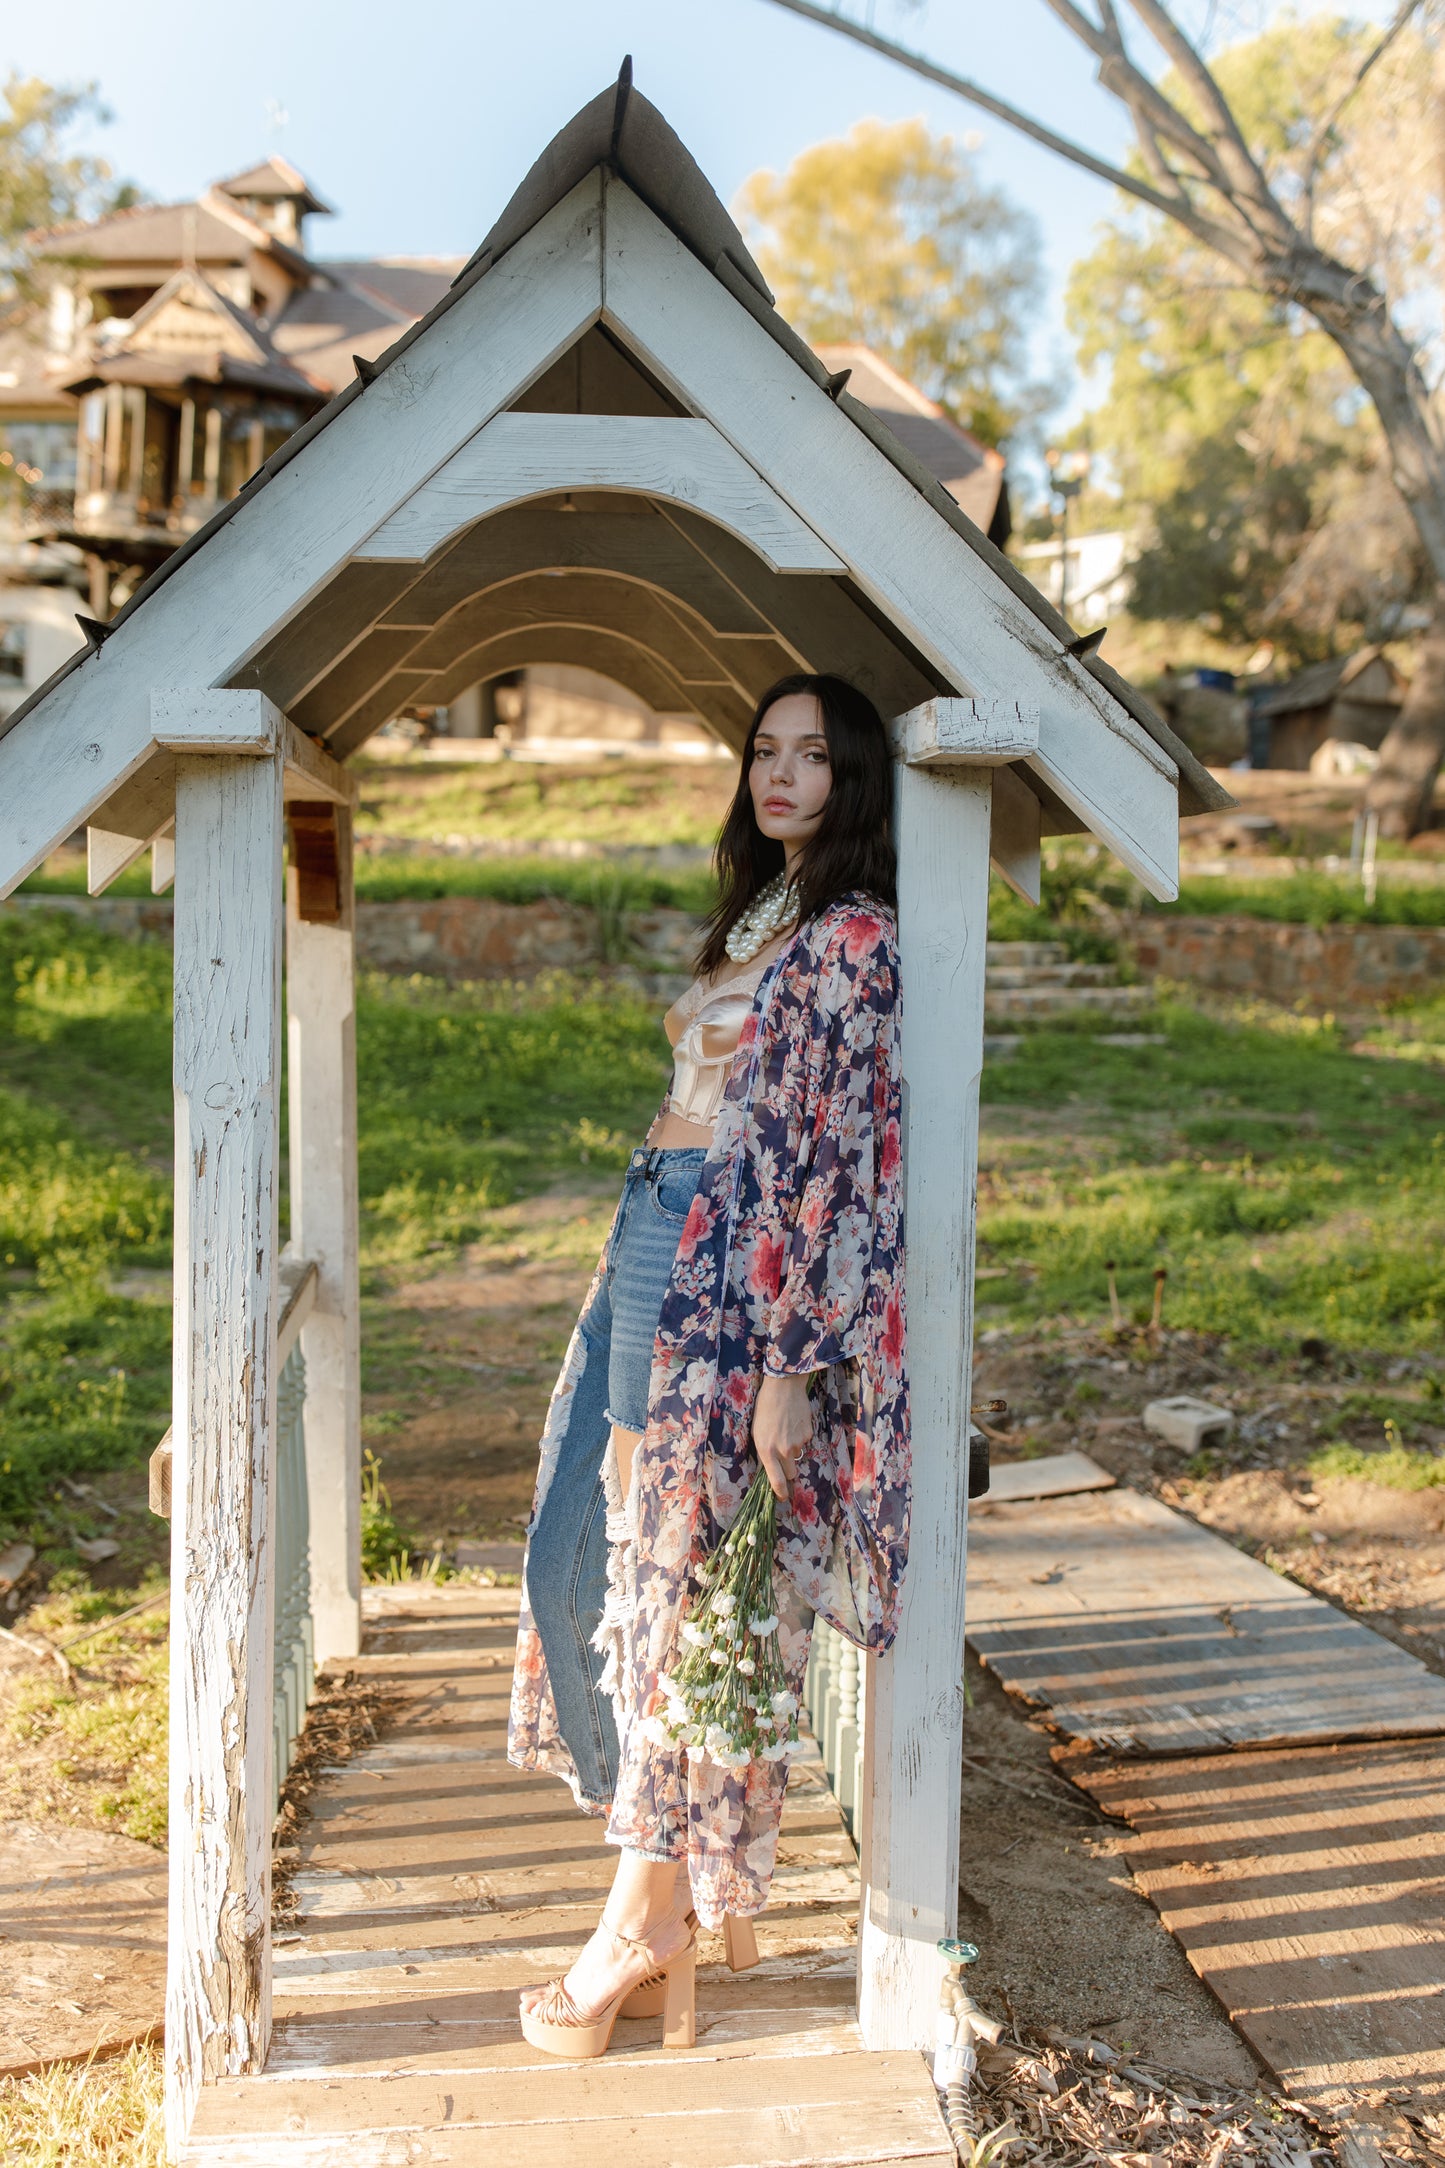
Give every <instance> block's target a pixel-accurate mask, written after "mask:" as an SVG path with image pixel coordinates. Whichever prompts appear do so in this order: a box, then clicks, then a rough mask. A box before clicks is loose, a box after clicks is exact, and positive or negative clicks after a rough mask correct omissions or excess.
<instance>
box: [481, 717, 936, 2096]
mask: <svg viewBox="0 0 1445 2168" xmlns="http://www.w3.org/2000/svg"><path fill="white" fill-rule="evenodd" d="M891 800H892V769H891V765H890V761H889V755H888V745H887V740H886V737H885V735H884V730H883V725H882V723H881V721H880V720H879V717H878V713H877V710H876V709H875V708H874V707H873V705H872V703H871V702H870V701H869V700H868V699H867V698H866V697H865V696H864V695H863V694H862V693H860V692H858V691H857V690H856V689H855V688H854V687H852V686H850V685H847V684H845V683H844V682H843V681H842V680H841V679H839V678H834V677H814V676H796V677H789V678H784V679H783V680H782V681H781V682H780V683H779V684H777V685H775V686H774V687H773V688H772V690H771V691H770V692H768V693H766V694H765V695H764V697H763V699H762V700H761V701H760V702H759V704H758V708H757V712H756V714H755V716H754V718H753V723H752V727H751V729H750V730H749V732H748V737H747V741H746V744H745V745H744V748H743V755H742V773H741V776H740V778H739V782H738V788H737V792H736V795H735V797H734V800H733V804H732V807H731V809H730V811H729V813H728V816H727V819H726V821H725V823H724V825H723V829H722V833H721V836H720V837H719V840H718V848H717V867H718V872H719V877H720V888H721V899H720V901H719V904H718V907H717V909H716V911H715V912H714V914H713V916H712V919H711V920H710V922H709V925H708V929H707V933H706V937H705V939H704V942H703V946H702V950H701V954H700V956H699V959H698V978H697V982H696V984H695V985H694V986H693V987H692V988H690V990H689V991H688V993H686V994H685V995H684V996H683V997H682V999H681V1000H680V1001H679V1002H678V1003H677V1004H676V1005H675V1006H674V1007H673V1008H672V1009H671V1010H670V1011H669V1013H668V1017H667V1019H666V1029H667V1033H668V1037H669V1039H670V1040H671V1041H672V1044H673V1057H674V1068H673V1082H672V1087H671V1090H670V1092H669V1094H668V1096H667V1098H666V1099H664V1101H663V1104H662V1108H661V1110H660V1112H659V1114H658V1116H657V1119H656V1121H655V1122H654V1123H653V1126H652V1129H651V1130H650V1131H649V1133H648V1137H647V1140H646V1144H645V1145H644V1147H643V1148H642V1149H641V1150H639V1151H637V1152H634V1154H633V1156H632V1163H631V1165H630V1167H629V1168H628V1172H627V1178H626V1182H625V1185H624V1188H623V1194H622V1201H621V1203H620V1204H619V1206H618V1210H617V1214H616V1217H615V1219H614V1221H613V1225H612V1231H611V1234H610V1236H609V1238H608V1244H607V1248H606V1251H605V1252H604V1255H603V1259H602V1263H601V1265H600V1266H599V1268H598V1272H597V1276H596V1278H595V1279H594V1281H593V1284H592V1289H591V1292H590V1293H589V1295H588V1297H587V1300H586V1303H585V1304H584V1306H583V1310H582V1314H581V1317H580V1319H579V1320H578V1325H577V1329H576V1331H575V1332H574V1334H573V1336H572V1343H571V1346H570V1347H569V1349H568V1352H567V1357H566V1361H565V1363H564V1365H563V1369H562V1374H561V1377H560V1378H559V1380H558V1383H557V1387H556V1390H555V1392H554V1394H553V1398H552V1405H551V1409H550V1411H549V1414H548V1419H547V1427H546V1431H545V1433H544V1436H543V1440H542V1458H541V1469H540V1473H539V1477H538V1484H537V1501H536V1506H535V1508H534V1512H533V1519H532V1528H531V1534H530V1540H529V1547H528V1553H527V1563H526V1573H525V1587H524V1592H523V1603H522V1621H521V1629H520V1633H519V1638H518V1647H517V1664H516V1672H515V1676H514V1681H513V1692H512V1723H511V1735H510V1746H509V1753H510V1758H511V1760H512V1761H513V1762H515V1763H516V1764H517V1765H518V1766H520V1767H522V1768H528V1769H536V1768H542V1769H548V1770H551V1771H553V1772H554V1773H556V1774H558V1775H560V1776H563V1777H565V1778H566V1779H567V1781H568V1782H569V1783H570V1784H571V1785H572V1787H573V1791H574V1793H575V1795H576V1797H577V1800H578V1803H579V1804H580V1805H582V1806H583V1807H585V1808H587V1809H589V1810H590V1811H592V1812H595V1813H606V1814H607V1815H608V1817H609V1820H608V1831H607V1834H608V1837H609V1840H610V1841H611V1842H613V1843H614V1844H616V1845H618V1846H620V1847H621V1855H622V1856H621V1858H620V1860H619V1861H618V1865H617V1871H616V1875H615V1878H614V1881H613V1885H612V1889H611V1892H610V1894H609V1896H608V1900H607V1903H606V1905H605V1907H604V1909H603V1915H602V1920H601V1923H600V1924H599V1926H598V1928H597V1931H596V1933H595V1934H594V1935H593V1937H592V1939H591V1941H590V1942H589V1943H588V1945H587V1947H586V1948H585V1949H584V1950H583V1952H582V1954H581V1955H580V1957H579V1958H578V1959H577V1961H576V1963H575V1964H574V1965H573V1966H572V1968H571V1970H570V1971H569V1972H568V1973H567V1975H566V1978H565V1979H564V1980H560V1981H554V1982H552V1983H550V1984H549V1985H548V1986H547V1987H545V1988H539V1989H535V1990H532V1991H531V1992H530V1993H529V1994H528V1995H526V1996H524V1997H523V2000H522V2026H523V2031H524V2032H525V2034H526V2036H527V2038H528V2040H530V2041H531V2042H532V2043H533V2045H534V2046H537V2047H540V2048H544V2049H546V2050H548V2051H549V2052H551V2053H554V2054H559V2055H570V2056H577V2055H593V2054H601V2053H602V2052H603V2051H604V2050H605V2048H606V2046H607V2043H608V2040H609V2038H610V2036H611V2030H612V2025H613V2022H614V2020H615V2018H616V2016H617V2014H618V2012H619V2010H620V2009H621V2008H622V2006H623V2004H624V2003H625V2002H627V2001H628V1999H629V1997H632V1998H633V1999H632V2007H633V2008H634V2009H638V2008H639V2007H655V2005H656V2001H657V1998H658V1994H659V1991H660V1992H661V1994H662V1996H663V1998H664V2001H665V2015H664V2039H665V2041H666V2042H667V2043H668V2044H678V2045H686V2044H689V2043H690V2042H691V2039H692V2037H693V2034H692V1960H693V1937H692V1924H693V1922H694V1913H693V1909H692V1908H695V1913H696V1916H697V1917H700V1918H701V1920H702V1921H703V1923H704V1924H705V1925H707V1926H709V1927H716V1926H717V1925H718V1924H719V1923H720V1922H721V1921H722V1920H723V1919H724V1918H725V1917H728V1916H732V1917H734V1918H738V1919H744V1920H745V1919H750V1918H751V1917H753V1916H754V1915H756V1914H757V1913H759V1912H761V1911H762V1910H763V1908H764V1906H765V1905H766V1903H767V1894H768V1884H769V1881H770V1879H771V1875H772V1868H773V1858H774V1853H775V1851H776V1846H777V1835H778V1822H779V1819H780V1816H781V1813H782V1801H783V1793H784V1791H785V1789H786V1785H787V1763H786V1760H772V1761H760V1760H754V1761H753V1762H751V1763H750V1764H749V1765H748V1766H747V1767H746V1768H744V1769H733V1768H722V1767H719V1766H718V1765H717V1764H715V1763H714V1762H713V1761H711V1760H710V1759H709V1758H708V1757H707V1756H706V1755H704V1754H701V1753H699V1752H696V1751H683V1750H680V1749H679V1748H678V1747H677V1746H676V1745H674V1744H673V1743H671V1742H670V1741H669V1740H668V1739H667V1737H666V1735H665V1732H664V1731H663V1728H662V1726H661V1725H660V1724H659V1723H657V1722H656V1720H655V1713H656V1711H657V1709H658V1707H659V1705H660V1703H661V1699H662V1697H661V1694H660V1691H659V1680H660V1679H661V1677H662V1676H663V1675H664V1674H665V1673H666V1671H667V1669H668V1667H669V1665H670V1663H671V1662H672V1660H673V1659H674V1657H675V1655H676V1652H677V1645H678V1635H679V1628H680V1626H681V1624H682V1622H683V1619H684V1617H685V1614H686V1607H687V1599H688V1594H689V1585H690V1582H689V1576H690V1570H691V1569H692V1568H694V1567H696V1566H697V1564H698V1563H699V1562H700V1561H701V1560H702V1559H704V1558H705V1557H706V1556H707V1555H708V1553H709V1552H710V1551H712V1550H713V1549H714V1548H715V1546H716V1544H717V1542H718V1541H719V1539H720V1537H721V1535H722V1534H723V1532H724V1531H725V1530H726V1529H727V1528H728V1527H729V1526H730V1524H731V1522H732V1521H733V1519H734V1518H735V1516H736V1514H737V1511H738V1508H739V1506H740V1505H741V1503H742V1500H743V1497H744V1495H745V1493H746V1491H747V1488H748V1485H749V1483H750V1482H751V1480H752V1478H753V1476H754V1475H755V1474H756V1471H757V1469H758V1467H759V1465H761V1467H762V1468H763V1469H764V1470H766V1473H767V1477H768V1481H769V1483H770V1484H771V1486H772V1489H773V1491H774V1493H775V1494H776V1497H777V1499H778V1501H779V1508H778V1529H779V1535H778V1544H777V1551H776V1567H777V1591H778V1594H777V1603H776V1610H777V1613H778V1618H779V1625H778V1633H779V1640H780V1648H781V1653H782V1656H783V1660H784V1664H785V1667H786V1671H787V1676H788V1682H789V1687H790V1689H791V1691H792V1692H793V1693H794V1694H795V1695H796V1694H800V1693H801V1689H802V1680H803V1673H804V1670H805V1668H806V1664H807V1656H808V1642H809V1637H810V1634H811V1631H812V1623H813V1618H814V1615H815V1614H817V1615H820V1616H822V1617H823V1618H825V1619H826V1620H828V1621H829V1623H830V1624H832V1625H833V1626H835V1627H836V1628H837V1629H838V1630H839V1631H840V1632H842V1633H844V1634H846V1635H848V1636H849V1637H850V1638H851V1639H852V1640H854V1641H856V1642H857V1643H859V1644H860V1645H861V1646H863V1647H865V1648H870V1649H883V1648H886V1647H887V1646H888V1645H889V1643H890V1642H891V1641H892V1639H893V1636H894V1633H895V1630H896V1625H897V1616H898V1600H899V1590H900V1585H901V1581H902V1575H903V1568H904V1562H905V1558H906V1552H907V1541H908V1395H907V1384H906V1379H905V1374H904V1350H903V1250H902V1217H901V1215H902V1164H901V1160H902V1152H901V1129H900V1073H899V1047H898V957H897V948H896V937H895V929H894V919H893V904H894V888H895V880H894V859H893V848H892V844H891V841H890V813H891ZM599 1471H600V1474H599ZM684 1864H685V1865H686V1868H687V1876H686V1879H685V1880H684V1878H683V1877H682V1876H680V1874H679V1871H678V1870H679V1868H680V1867H681V1866H682V1865H684ZM680 1883H681V1884H682V1888H681V1890H679V1884H680ZM644 1981H646V1982H647V1988H646V1990H645V1991H644V1995H643V1996H642V1997H638V1996H637V1994H636V1990H637V1989H638V1988H639V1986H640V1984H641V1983H642V1982H644Z"/></svg>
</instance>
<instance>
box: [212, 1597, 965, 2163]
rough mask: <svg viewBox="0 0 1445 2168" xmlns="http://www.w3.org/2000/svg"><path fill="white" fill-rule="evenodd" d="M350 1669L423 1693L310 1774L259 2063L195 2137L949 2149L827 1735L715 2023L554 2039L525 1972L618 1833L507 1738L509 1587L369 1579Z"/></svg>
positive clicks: (929, 2157) (553, 1942)
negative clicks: (862, 1879) (861, 1965)
mask: <svg viewBox="0 0 1445 2168" xmlns="http://www.w3.org/2000/svg"><path fill="white" fill-rule="evenodd" d="M366 1604H367V1611H368V1616H369V1621H370V1625H369V1631H368V1635H367V1642H366V1649H365V1652H364V1653H363V1655H362V1656H361V1657H360V1658H359V1659H353V1661H352V1663H351V1664H350V1665H349V1666H348V1668H349V1669H353V1670H361V1671H365V1672H368V1673H369V1674H371V1675H372V1676H374V1677H380V1678H382V1679H384V1680H385V1681H386V1683H387V1685H388V1687H389V1688H390V1689H391V1690H392V1691H393V1692H394V1693H396V1694H397V1695H399V1696H401V1697H404V1698H403V1699H402V1700H401V1702H400V1704H399V1706H398V1710H397V1714H396V1717H395V1719H394V1720H393V1721H392V1722H391V1723H389V1724H388V1725H387V1726H386V1727H385V1728H384V1730H383V1732H382V1736H381V1738H380V1739H379V1741H378V1742H377V1744H376V1745H375V1746H373V1747H369V1748H368V1749H367V1750H366V1751H365V1752H364V1753H362V1754H359V1755H358V1756H357V1757H356V1758H355V1760H354V1761H352V1762H350V1763H348V1764H346V1765H345V1766H344V1767H340V1768H337V1769H335V1770H333V1771H332V1772H330V1774H329V1776H328V1777H327V1778H326V1779H325V1780H324V1781H323V1783H322V1785H321V1786H320V1787H319V1789H318V1791H317V1792H316V1793H315V1794H314V1795H313V1799H312V1810H313V1811H312V1817H311V1819H310V1821H309V1822H308V1823H307V1824H305V1825H304V1827H303V1830H302V1833H301V1843H302V1857H301V1860H300V1862H299V1863H298V1871H297V1873H296V1875H295V1877H294V1879H293V1883H292V1887H293V1890H294V1891H295V1894H296V1898H297V1901H298V1904H299V1917H298V1919H297V1920H296V1922H295V1923H294V1925H293V1926H292V1927H291V1928H290V1929H287V1930H283V1931H282V1933H281V1934H280V1935H279V1936H278V1939H277V1943H276V1950H275V2030H274V2035H273V2040H272V2047H271V2053H270V2057H269V2060H268V2062H267V2066H266V2071H265V2074H264V2076H262V2077H257V2078H241V2079H235V2080H230V2079H228V2080H224V2081H222V2082H220V2083H218V2084H216V2085H213V2086H207V2087H206V2088H205V2090H204V2091H203V2093H202V2095H201V2100H200V2105H199V2108H198V2110H197V2114H196V2120H195V2124H194V2126H193V2129H192V2133H191V2139H190V2143H189V2145H188V2147H187V2150H186V2153H185V2156H184V2158H185V2161H186V2162H187V2163H190V2164H192V2168H197V2164H200V2163H205V2164H207V2168H210V2164H212V2163H214V2164H216V2168H221V2164H222V2163H224V2164H225V2168H284V2164H285V2163H287V2162H289V2161H296V2162H298V2163H299V2162H301V2161H304V2162H305V2163H306V2168H332V2164H336V2168H372V2164H378V2168H379V2164H381V2163H384V2162H389V2161H392V2160H402V2159H405V2160H408V2161H412V2162H417V2163H428V2162H437V2163H440V2162H442V2161H445V2162H447V2163H448V2164H449V2168H472V2164H474V2163H475V2164H477V2168H481V2164H483V2163H485V2168H554V2164H555V2168H562V2164H563V2163H566V2164H567V2168H571V2163H572V2162H573V2161H574V2160H575V2158H576V2153H577V2139H578V2133H579V2128H582V2129H584V2130H585V2140H586V2151H587V2156H588V2159H589V2162H590V2163H592V2164H593V2168H610V2164H611V2163H612V2162H614V2161H618V2162H621V2161H623V2160H625V2162H626V2164H627V2168H661V2164H662V2163H670V2162H674V2161H679V2160H686V2161H688V2162H689V2163H690V2164H691V2168H729V2164H733V2168H735V2164H737V2163H739V2162H743V2161H746V2162H748V2163H750V2164H755V2168H764V2164H767V2163H778V2164H783V2163H787V2164H790V2168H803V2164H809V2168H811V2164H817V2168H824V2164H827V2163H832V2162H838V2163H844V2162H848V2163H859V2164H863V2163H866V2164H868V2168H888V2164H892V2163H901V2162H903V2161H914V2162H920V2163H924V2164H933V2168H946V2164H947V2163H949V2162H950V2161H952V2159H953V2153H952V2148H951V2146H950V2144H949V2140H948V2137H947V2134H946V2132H945V2130H944V2128H943V2124H942V2122H941V2119H940V2117H939V2114H938V2109H937V2105H936V2101H935V2096H934V2093H933V2088H932V2084H931V2082H930V2080H929V2076H928V2071H927V2067H926V2065H925V2062H924V2060H923V2058H922V2057H921V2056H919V2055H916V2054H902V2053H900V2054H887V2055H870V2054H867V2053H865V2052H864V2050H863V2047H862V2042H861V2039H860V2036H859V2033H858V2028H857V2024H856V2022H855V2019H854V2014H853V2000H854V1970H855V1951H856V1916H857V1906H858V1877H857V1863H856V1858H855V1855H854V1851H853V1847H852V1844H851V1843H850V1841H849V1838H848V1835H847V1832H846V1831H845V1829H844V1828H843V1825H842V1822H841V1821H840V1819H839V1816H838V1811H837V1808H836V1806H835V1805H834V1802H833V1799H832V1795H831V1793H830V1792H829V1791H828V1788H827V1784H826V1781H825V1779H824V1776H823V1771H822V1765H821V1763H820V1762H819V1760H818V1758H817V1755H816V1753H814V1754H812V1755H810V1756H807V1757H805V1758H803V1759H802V1760H801V1761H800V1762H799V1764H798V1765H797V1766H796V1767H795V1769H794V1771H793V1776H792V1781H791V1783H790V1786H789V1793H788V1803H787V1808H786V1811H785V1814H784V1817H783V1828H782V1834H781V1837H780V1840H779V1847H778V1872H777V1875H776V1877H775V1879H774V1883H773V1903H772V1905H771V1907H770V1909H769V1911H768V1913H767V1914H766V1915H765V1917H764V1918H763V1920H761V1921H760V1922H759V1934H758V1940H759V1945H760V1948H761V1952H762V1962H761V1964H760V1965H759V1966H758V1967H757V1969H756V1970H755V1971H753V1972H749V1973H743V1974H738V1975H737V1976H734V1975H733V1974H731V1973H729V1972H728V1971H727V1969H726V1966H725V1964H724V1963H723V1952H722V1937H721V1936H720V1935H705V1936H704V1937H703V1938H702V1941H701V1946H700V1958H701V1962H700V1965H699V1972H698V2037H697V2044H696V2046H695V2048H693V2049H692V2050H690V2051H688V2052H686V2053H684V2052H681V2051H676V2050H674V2051H670V2052H665V2051H664V2050H663V2049H662V2047H661V2045H660V2040H659V2026H658V2024H657V2022H656V2021H646V2020H640V2021H637V2022H636V2023H631V2024H627V2025H619V2028H618V2033H617V2036H616V2038H615V2040H614V2044H613V2047H612V2049H611V2051H610V2053H609V2054H608V2055H607V2056H606V2057H605V2058H603V2059H602V2060H601V2061H599V2062H592V2063H564V2062H557V2061H553V2060H551V2059H549V2058H546V2057H541V2056H539V2055H538V2054H537V2053H536V2052H535V2050H533V2049H531V2048H529V2047H528V2046H527V2044H526V2043H525V2042H524V2041H523V2039H522V2038H521V2034H520V2032H519V2029H518V2026H517V2016H516V2009H517V1994H518V1990H519V1989H520V1988H522V1987H523V1986H526V1985H528V1984H529V1983H532V1982H535V1981H537V1980H541V1979H546V1978H547V1977H549V1976H550V1975H552V1974H555V1973H557V1972H559V1971H562V1970H564V1969H565V1967H566V1964H567V1962H568V1960H569V1958H570V1956H571V1954H572V1953H573V1952H574V1951H575V1950H576V1949H577V1948H578V1946H579V1945H580V1943H581V1942H582V1941H583V1940H584V1939H585V1937H586V1935H587V1933H588V1932H589V1931H590V1927H591V1924H592V1922H593V1921H594V1920H595V1917H596V1914H597V1911H598V1909H599V1907H600V1904H601V1901H602V1897H603V1894H604V1892H605V1890H606V1888H607V1884H608V1882H609V1881H610V1879H611V1874H612V1867H613V1863H614V1859H615V1854H614V1853H613V1851H612V1849H611V1847H610V1846H609V1845H607V1844H606V1842H605V1841H604V1838H603V1826H602V1824H601V1822H599V1821H596V1820H590V1819H587V1818H585V1817H583V1816H582V1815H580V1814H578V1812H577V1811H576V1809H575V1808H574V1806H573V1804H572V1800H571V1796H570V1794H569V1793H568V1792H567V1790H566V1788H565V1786H563V1785H561V1784H559V1783H558V1782H556V1781H555V1779H552V1778H545V1777H531V1776H527V1775H524V1774H523V1773H522V1772H521V1771H519V1770H515V1769H512V1768H510V1767H509V1765H508V1763H507V1761H506V1753H505V1748H506V1717H507V1696H508V1689H509V1686H510V1679H511V1662H512V1646H513V1641H514V1637H515V1632H516V1615H517V1595H516V1592H515V1591H509V1590H504V1589H487V1588H470V1587H457V1586H456V1585H453V1586H451V1587H444V1588H441V1589H427V1588H420V1587H406V1586H399V1587H396V1588H390V1589H385V1590H381V1589H378V1590H368V1591H367V1592H366Z"/></svg>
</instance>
